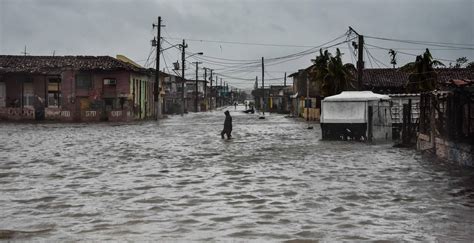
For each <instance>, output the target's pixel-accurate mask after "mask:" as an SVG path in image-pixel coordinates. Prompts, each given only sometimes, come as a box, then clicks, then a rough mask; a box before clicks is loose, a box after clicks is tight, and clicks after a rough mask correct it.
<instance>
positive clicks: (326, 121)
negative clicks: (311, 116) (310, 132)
mask: <svg viewBox="0 0 474 243" xmlns="http://www.w3.org/2000/svg"><path fill="white" fill-rule="evenodd" d="M320 121H321V128H322V130H323V139H326V138H327V139H331V138H332V139H337V138H339V137H352V138H353V139H358V140H359V139H361V137H364V140H365V139H368V140H369V141H372V139H375V140H376V139H387V138H389V137H391V117H390V97H389V96H388V95H382V94H376V93H373V92H372V91H344V92H342V93H340V94H338V95H333V96H329V97H326V98H324V100H323V101H322V103H321V120H320Z"/></svg>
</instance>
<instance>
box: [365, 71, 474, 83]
mask: <svg viewBox="0 0 474 243" xmlns="http://www.w3.org/2000/svg"><path fill="white" fill-rule="evenodd" d="M435 71H436V73H437V74H438V82H439V83H446V82H448V81H449V80H451V79H470V80H473V79H474V69H472V68H471V69H468V68H438V69H435ZM408 76H409V73H408V72H404V71H400V70H399V69H392V68H380V69H364V73H363V78H362V79H363V83H364V85H365V86H366V87H389V88H390V87H395V88H397V87H405V86H406V84H407V83H408Z"/></svg>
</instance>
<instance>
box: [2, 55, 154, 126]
mask: <svg viewBox="0 0 474 243" xmlns="http://www.w3.org/2000/svg"><path fill="white" fill-rule="evenodd" d="M0 67H1V68H0V86H4V87H5V92H4V93H5V95H4V98H3V99H4V101H3V102H0V104H1V106H0V119H6V120H33V119H36V120H42V119H45V120H58V121H81V122H96V121H131V120H135V119H146V118H152V117H154V116H155V109H154V108H155V107H154V106H155V105H154V102H153V101H154V97H153V94H154V93H153V89H154V76H153V72H150V70H147V69H143V68H139V67H136V66H133V65H131V64H128V63H125V62H122V61H120V60H117V59H115V58H112V57H108V56H103V57H90V56H55V57H51V56H0ZM0 98H1V96H0Z"/></svg>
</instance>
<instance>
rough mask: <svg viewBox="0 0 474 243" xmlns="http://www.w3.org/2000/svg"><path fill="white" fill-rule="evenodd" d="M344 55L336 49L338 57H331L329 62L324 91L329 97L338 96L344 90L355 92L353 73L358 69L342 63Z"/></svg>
mask: <svg viewBox="0 0 474 243" xmlns="http://www.w3.org/2000/svg"><path fill="white" fill-rule="evenodd" d="M341 56H342V54H341V51H340V50H339V48H337V49H336V56H334V57H330V59H329V62H328V66H327V69H328V73H327V74H326V76H325V77H324V82H323V85H322V90H324V91H325V92H326V93H327V94H328V95H334V94H338V93H340V92H342V91H344V90H355V87H356V85H355V84H354V82H353V81H354V77H353V73H355V70H356V68H355V67H354V65H352V64H350V63H346V64H343V63H342V58H341Z"/></svg>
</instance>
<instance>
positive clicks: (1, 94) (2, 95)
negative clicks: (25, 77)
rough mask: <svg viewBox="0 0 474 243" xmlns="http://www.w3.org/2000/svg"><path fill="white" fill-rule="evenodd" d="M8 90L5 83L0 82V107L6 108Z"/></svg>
mask: <svg viewBox="0 0 474 243" xmlns="http://www.w3.org/2000/svg"><path fill="white" fill-rule="evenodd" d="M6 95H7V89H6V86H5V83H4V82H0V107H5V103H6V101H5V100H6Z"/></svg>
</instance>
